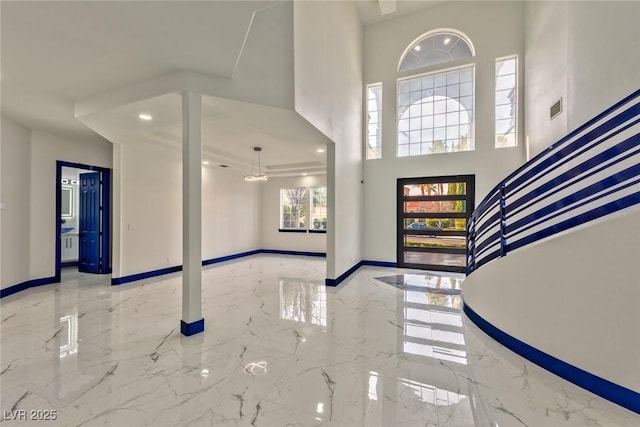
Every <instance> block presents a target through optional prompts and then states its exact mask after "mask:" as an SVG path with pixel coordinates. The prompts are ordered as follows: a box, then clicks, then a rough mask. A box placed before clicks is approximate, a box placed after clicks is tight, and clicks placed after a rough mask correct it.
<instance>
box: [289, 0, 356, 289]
mask: <svg viewBox="0 0 640 427" xmlns="http://www.w3.org/2000/svg"><path fill="white" fill-rule="evenodd" d="M293 16H294V41H295V43H294V48H295V51H294V52H295V55H294V64H295V71H294V73H295V109H296V111H297V112H298V113H300V114H301V115H302V117H304V118H305V119H307V120H308V121H309V122H310V123H311V124H312V125H314V126H315V127H316V128H318V129H319V130H320V131H321V132H323V133H324V134H325V135H326V136H327V137H328V138H329V139H331V140H332V141H333V142H334V144H329V145H328V147H327V148H328V149H327V188H328V221H327V229H328V230H327V277H328V278H331V279H333V278H336V277H338V276H340V275H341V274H342V273H344V272H345V271H346V270H348V269H349V268H351V267H352V266H353V265H355V264H356V263H358V262H359V261H360V260H361V259H362V221H361V218H362V186H361V183H360V181H361V179H362V150H361V147H362V72H363V70H362V51H363V35H362V27H361V24H360V18H359V17H358V13H357V10H356V5H355V3H353V2H314V1H312V2H295V3H294V14H293Z"/></svg>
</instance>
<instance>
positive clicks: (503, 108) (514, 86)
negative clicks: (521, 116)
mask: <svg viewBox="0 0 640 427" xmlns="http://www.w3.org/2000/svg"><path fill="white" fill-rule="evenodd" d="M517 112H518V58H517V57H516V56H511V57H508V58H498V59H497V60H496V143H495V147H496V148H504V147H515V146H517V145H518V133H517V129H518V114H517Z"/></svg>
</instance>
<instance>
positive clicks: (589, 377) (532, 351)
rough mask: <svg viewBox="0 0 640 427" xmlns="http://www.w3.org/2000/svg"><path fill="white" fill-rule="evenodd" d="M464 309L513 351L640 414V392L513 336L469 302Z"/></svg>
mask: <svg viewBox="0 0 640 427" xmlns="http://www.w3.org/2000/svg"><path fill="white" fill-rule="evenodd" d="M463 310H464V312H465V314H466V315H467V317H469V319H471V321H472V322H473V323H475V324H476V325H478V327H479V328H480V329H481V330H482V331H484V332H485V333H486V334H487V335H489V336H490V337H491V338H493V339H494V340H496V341H498V342H499V343H500V344H502V345H504V346H505V347H507V348H508V349H510V350H511V351H513V352H515V353H517V354H519V355H520V356H522V357H524V358H525V359H527V360H529V361H531V362H533V363H535V364H536V365H538V366H540V367H542V368H544V369H546V370H548V371H550V372H552V373H554V374H556V375H558V376H559V377H561V378H564V379H565V380H567V381H569V382H572V383H574V384H576V385H577V386H580V387H582V388H584V389H586V390H589V391H590V392H592V393H594V394H597V395H598V396H600V397H603V398H604V399H607V400H609V401H611V402H613V403H615V404H618V405H620V406H622V407H624V408H627V409H629V410H631V411H633V412H635V413H638V414H640V393H637V392H635V391H633V390H630V389H628V388H625V387H622V386H621V385H618V384H615V383H613V382H611V381H608V380H606V379H604V378H601V377H598V376H596V375H593V374H592V373H589V372H587V371H585V370H583V369H580V368H578V367H576V366H573V365H570V364H569V363H567V362H564V361H562V360H560V359H558V358H556V357H553V356H551V355H549V354H547V353H545V352H543V351H540V350H538V349H537V348H535V347H532V346H530V345H529V344H527V343H525V342H522V341H520V340H519V339H517V338H514V337H512V336H511V335H509V334H507V333H506V332H504V331H502V330H500V329H498V328H497V327H495V326H493V325H492V324H491V323H489V322H487V321H486V320H485V319H483V318H482V317H481V316H480V315H478V313H476V312H475V311H474V310H473V309H472V308H471V307H469V305H467V304H466V303H465V304H464V305H463Z"/></svg>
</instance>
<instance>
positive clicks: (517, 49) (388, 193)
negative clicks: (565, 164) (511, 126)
mask: <svg viewBox="0 0 640 427" xmlns="http://www.w3.org/2000/svg"><path fill="white" fill-rule="evenodd" d="M522 14H523V5H522V3H521V2H447V3H444V4H441V5H438V6H434V7H430V8H428V9H425V10H423V11H419V12H416V13H412V14H410V15H405V16H402V17H399V18H397V19H393V20H390V21H384V22H381V23H378V24H373V25H369V26H367V27H366V28H365V57H364V59H365V61H364V70H365V74H364V83H365V84H372V83H379V82H381V83H382V86H383V87H382V91H383V93H382V158H381V159H376V160H365V161H364V233H363V236H364V246H363V247H364V259H367V260H374V261H386V262H396V261H397V259H396V257H397V254H396V245H397V242H396V227H397V222H396V221H397V219H396V216H397V214H396V209H397V208H396V203H397V202H396V197H397V195H396V184H397V179H398V178H413V177H434V176H445V175H467V174H472V175H475V179H476V192H475V197H476V204H477V203H479V202H480V200H481V199H482V198H483V197H484V196H485V194H486V193H487V192H488V191H489V190H490V189H491V188H493V186H494V185H496V184H497V183H498V182H499V181H500V180H502V179H503V178H505V177H506V176H507V175H508V174H509V173H510V172H512V171H513V170H515V169H516V168H517V167H518V166H520V165H521V164H522V163H523V162H524V159H525V151H524V143H523V138H522V135H523V131H524V126H523V124H522V120H521V119H520V118H521V117H522V107H523V101H522V98H523V97H522V96H521V95H520V96H519V113H520V114H519V129H518V134H519V141H518V144H519V145H518V146H517V147H513V148H500V149H496V148H494V146H495V143H494V141H495V136H494V135H495V134H494V117H495V107H494V103H495V102H494V97H495V94H494V87H495V60H496V58H499V57H504V56H508V55H518V61H519V65H518V67H519V69H520V73H519V93H520V94H521V93H522V88H523V82H524V79H523V73H522V59H523V37H522ZM488 22H499V23H500V25H488V24H487V23H488ZM439 28H452V29H456V30H459V31H462V32H463V33H464V34H466V35H467V36H468V37H469V38H470V40H471V42H472V43H473V45H474V47H475V50H476V56H475V58H473V59H472V60H470V61H469V63H472V62H473V63H474V64H475V73H476V82H475V111H474V115H475V150H474V151H466V152H459V153H444V154H431V155H423V156H414V157H396V145H397V120H396V116H397V115H396V110H397V107H396V103H397V80H398V78H399V77H401V75H400V74H398V72H397V67H398V63H399V61H400V58H401V56H402V54H403V52H404V51H405V49H406V48H407V47H408V46H409V45H410V44H411V43H412V42H413V41H414V40H415V39H416V38H418V37H420V36H421V35H422V34H424V33H426V32H428V31H431V30H436V29H439ZM442 68H443V69H446V68H447V65H446V64H445V65H444V66H443V67H442ZM420 73H421V71H417V72H416V73H415V74H420ZM406 74H407V73H404V74H402V77H406Z"/></svg>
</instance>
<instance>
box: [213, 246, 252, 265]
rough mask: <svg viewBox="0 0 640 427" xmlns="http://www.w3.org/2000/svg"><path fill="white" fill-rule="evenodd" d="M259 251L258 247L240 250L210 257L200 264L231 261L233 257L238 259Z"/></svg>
mask: <svg viewBox="0 0 640 427" xmlns="http://www.w3.org/2000/svg"><path fill="white" fill-rule="evenodd" d="M259 253H260V249H256V250H253V251H247V252H240V253H237V254H232V255H227V256H222V257H219V258H211V259H205V260H204V261H202V265H203V266H205V265H211V264H218V263H220V262H225V261H231V260H234V259H238V258H242V257H246V256H251V255H256V254H259Z"/></svg>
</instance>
